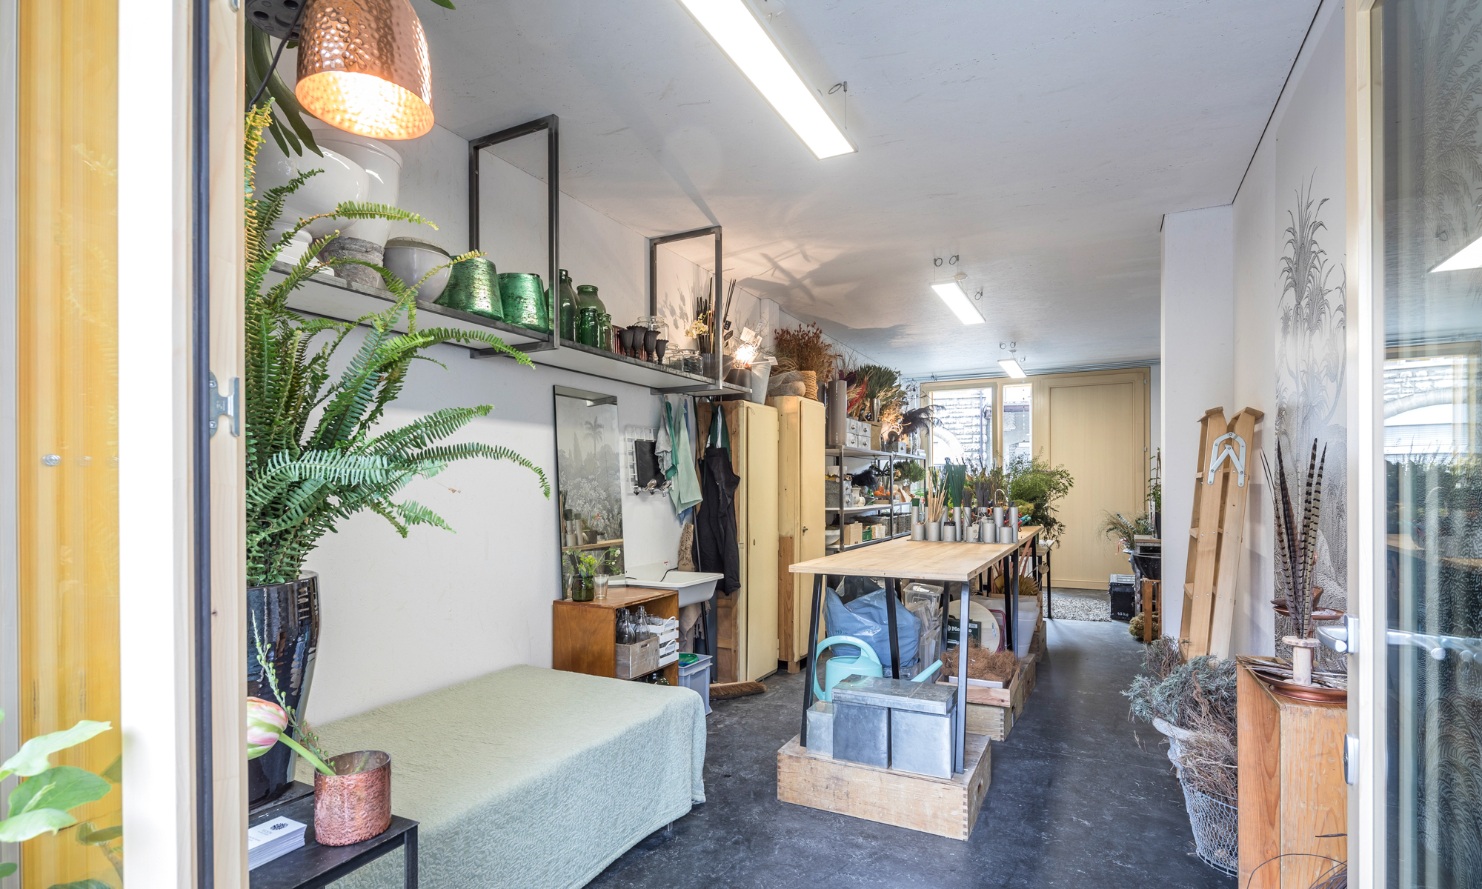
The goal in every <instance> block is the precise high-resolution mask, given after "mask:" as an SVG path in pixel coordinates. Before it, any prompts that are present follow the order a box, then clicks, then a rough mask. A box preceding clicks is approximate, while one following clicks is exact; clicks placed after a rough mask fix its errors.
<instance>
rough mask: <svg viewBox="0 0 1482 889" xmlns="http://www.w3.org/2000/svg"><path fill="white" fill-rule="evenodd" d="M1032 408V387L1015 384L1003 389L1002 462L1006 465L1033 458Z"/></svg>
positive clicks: (1026, 384) (1024, 384) (1025, 384)
mask: <svg viewBox="0 0 1482 889" xmlns="http://www.w3.org/2000/svg"><path fill="white" fill-rule="evenodd" d="M1033 407H1034V387H1033V386H1031V385H1030V384H1028V383H1017V384H1015V385H1012V386H1004V387H1003V462H1004V463H1006V464H1007V463H1012V462H1013V461H1014V460H1016V459H1022V460H1028V459H1030V458H1032V457H1033V456H1034V440H1033V435H1032V431H1033V429H1034V423H1033V420H1034V418H1033V416H1031V411H1032V410H1033Z"/></svg>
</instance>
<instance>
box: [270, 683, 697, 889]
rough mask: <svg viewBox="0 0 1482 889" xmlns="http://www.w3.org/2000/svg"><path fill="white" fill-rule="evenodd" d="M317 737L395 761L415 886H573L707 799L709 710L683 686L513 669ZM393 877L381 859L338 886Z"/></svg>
mask: <svg viewBox="0 0 1482 889" xmlns="http://www.w3.org/2000/svg"><path fill="white" fill-rule="evenodd" d="M315 728H316V731H318V733H319V739H320V741H321V744H322V746H323V747H324V748H325V749H327V750H329V751H331V752H335V753H338V752H345V751H350V750H363V749H373V750H385V751H386V752H388V753H390V754H391V805H392V808H393V809H394V810H395V811H396V814H398V815H403V816H405V817H407V818H413V819H416V820H417V821H420V822H421V827H420V828H419V844H420V846H421V854H420V855H419V864H420V871H421V884H422V886H423V887H424V889H463V887H468V889H475V887H476V889H490V887H512V889H515V887H517V889H545V887H567V886H581V885H584V884H585V883H587V882H588V881H590V880H591V879H592V878H593V877H595V876H597V874H599V873H601V872H602V870H603V869H604V868H605V867H607V865H609V864H611V863H612V862H613V861H614V860H616V859H617V858H618V856H620V855H622V854H623V853H624V852H626V851H627V850H628V849H630V848H632V847H633V846H634V845H635V844H636V843H638V842H639V841H640V840H642V839H643V838H644V837H646V836H648V835H649V834H650V833H653V832H654V831H655V830H657V829H659V828H661V827H663V826H665V825H667V824H669V823H670V822H672V821H674V820H675V819H677V818H679V817H680V816H681V815H684V814H685V813H687V812H689V810H690V806H691V804H692V803H700V802H704V801H705V785H704V780H703V770H704V765H705V706H704V704H703V702H702V701H701V700H700V696H699V695H697V694H695V693H694V692H692V691H690V690H688V689H685V688H669V687H665V686H653V685H645V684H642V683H637V682H622V681H619V680H616V679H602V678H599V677H596V676H584V675H581V674H577V673H564V672H559V671H556V670H546V669H541V668H538V667H510V668H509V669H507V670H501V671H499V672H498V673H492V674H490V675H488V676H483V677H480V678H478V679H474V680H471V681H468V682H465V683H462V684H461V685H455V686H452V687H450V688H445V689H441V690H439V691H435V692H432V693H430V694H425V695H422V696H420V697H416V698H412V699H410V700H406V701H399V702H397V703H395V704H389V705H387V706H385V707H379V708H377V709H375V710H371V711H370V712H368V713H362V714H360V715H359V716H352V717H350V718H349V719H344V720H341V721H339V722H335V723H331V724H329V725H324V726H316V727H315ZM299 777H300V778H301V779H302V780H307V781H310V782H312V781H313V772H312V770H310V769H308V768H307V767H306V766H305V765H304V764H303V763H302V762H300V763H299ZM400 871H401V856H399V855H388V856H386V857H385V858H383V859H381V860H379V861H377V862H376V863H375V864H374V865H372V866H370V867H367V868H365V869H364V870H362V871H360V872H358V873H357V874H354V875H352V876H350V877H347V878H346V879H344V880H341V881H339V882H337V883H335V884H334V885H335V886H336V887H344V889H371V887H376V889H381V887H388V889H389V887H400V886H401V882H400V879H401V873H400Z"/></svg>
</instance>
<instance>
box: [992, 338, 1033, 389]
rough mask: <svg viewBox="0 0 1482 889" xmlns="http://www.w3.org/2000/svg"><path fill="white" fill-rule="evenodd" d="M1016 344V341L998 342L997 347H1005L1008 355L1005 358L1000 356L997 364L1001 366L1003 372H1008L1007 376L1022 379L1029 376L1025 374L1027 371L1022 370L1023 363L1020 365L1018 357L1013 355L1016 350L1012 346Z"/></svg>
mask: <svg viewBox="0 0 1482 889" xmlns="http://www.w3.org/2000/svg"><path fill="white" fill-rule="evenodd" d="M1017 345H1019V344H1018V343H1017V342H1014V343H999V344H998V347H999V348H1000V349H1007V350H1008V352H1009V357H1007V358H1000V359H999V360H998V366H999V367H1001V368H1003V372H1004V373H1006V374H1008V375H1009V376H1011V377H1013V378H1014V379H1016V380H1022V379H1024V378H1025V377H1027V376H1029V374H1027V373H1025V372H1024V367H1023V365H1021V364H1020V363H1019V359H1018V358H1015V357H1014V352H1015V351H1017V350H1016V349H1015V348H1014V347H1015V346H1017Z"/></svg>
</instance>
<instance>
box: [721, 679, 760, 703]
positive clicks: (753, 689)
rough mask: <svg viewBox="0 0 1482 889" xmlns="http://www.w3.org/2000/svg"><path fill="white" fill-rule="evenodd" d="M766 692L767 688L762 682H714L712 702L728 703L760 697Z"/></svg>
mask: <svg viewBox="0 0 1482 889" xmlns="http://www.w3.org/2000/svg"><path fill="white" fill-rule="evenodd" d="M766 690H767V687H766V686H765V685H762V684H761V683H760V682H712V683H711V684H710V700H712V701H726V700H730V699H731V698H744V697H748V696H750V695H759V694H761V693H762V692H765V691H766Z"/></svg>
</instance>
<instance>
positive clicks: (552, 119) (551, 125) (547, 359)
mask: <svg viewBox="0 0 1482 889" xmlns="http://www.w3.org/2000/svg"><path fill="white" fill-rule="evenodd" d="M536 134H543V135H544V136H545V140H546V238H547V244H548V245H549V247H548V255H547V257H546V259H547V270H546V286H547V287H548V288H551V289H554V288H555V287H557V286H559V285H558V282H559V281H560V277H559V272H560V264H561V216H560V203H561V162H560V159H561V158H560V154H561V152H560V134H561V119H560V118H559V117H558V116H556V115H554V114H548V115H546V116H545V117H540V118H536V119H535V120H530V121H526V122H525V123H522V124H517V125H515V126H512V127H506V128H505V129H502V130H499V131H498V132H494V133H490V134H489V135H487V136H480V137H478V138H477V139H472V140H470V141H469V143H468V233H469V248H470V249H472V250H478V249H479V222H480V220H479V215H480V195H479V165H480V160H481V157H482V154H483V152H484V150H485V149H488V148H492V147H493V146H495V145H499V144H502V143H504V142H509V141H511V140H513V139H520V138H523V137H525V136H533V135H536ZM706 236H714V238H715V292H716V293H717V294H719V293H720V280H721V262H720V260H721V252H720V243H721V241H720V226H718V225H714V226H710V227H708V228H704V229H696V230H695V231H690V232H681V233H679V234H674V235H664V236H662V237H658V238H651V239H649V242H648V250H649V269H650V274H649V282H648V290H649V313H650V314H655V313H656V311H657V310H656V308H655V304H656V303H657V295H656V294H655V292H654V288H655V284H654V280H653V279H654V275H653V268H654V264H655V263H656V261H657V260H656V250H657V248H658V246H659V245H660V244H666V243H670V242H672V241H680V240H685V239H688V238H698V237H706ZM550 302H551V307H550V312H551V330H552V331H559V330H560V329H561V305H560V300H551V301H550ZM423 306H424V307H425V304H423ZM437 308H441V307H437ZM419 311H420V308H419ZM458 314H459V315H464V314H465V313H462V312H460V313H458ZM331 317H338V316H331ZM469 317H476V316H469ZM463 320H467V318H465V319H463ZM493 324H494V322H489V323H488V324H486V325H485V326H486V327H493ZM511 328H512V331H511V330H510V329H511ZM493 329H495V330H498V331H499V332H500V336H501V337H503V336H505V334H506V332H513V331H519V333H515V334H514V338H512V339H506V340H505V341H506V342H508V343H509V344H510V345H512V346H514V347H515V348H517V349H519V350H520V351H522V352H524V353H526V354H527V355H529V356H530V360H531V361H533V362H535V363H536V364H540V365H544V366H546V367H559V368H561V369H563V370H569V371H574V372H576V373H581V374H587V375H588V376H593V377H598V378H600V379H604V380H616V381H617V382H620V383H632V384H634V385H637V386H647V387H648V388H649V389H651V390H653V391H655V392H679V393H685V394H688V395H695V396H701V397H703V396H718V395H740V394H742V393H744V392H746V391H747V390H746V389H745V388H744V387H741V386H736V385H733V384H731V383H726V382H724V381H722V379H721V374H720V370H719V367H720V362H719V361H718V360H717V361H716V362H715V366H716V368H717V371H716V374H715V376H714V377H707V376H702V375H700V374H692V373H686V372H685V371H680V370H674V369H673V368H669V367H665V366H663V365H661V364H654V363H652V362H647V361H638V360H636V359H633V358H629V357H628V356H626V355H619V354H617V353H616V352H610V351H607V350H605V349H594V348H592V347H591V346H584V345H582V344H581V343H577V342H573V341H571V340H568V339H563V338H562V337H560V336H559V335H557V334H555V333H550V334H541V333H534V332H532V331H527V330H524V329H523V328H519V327H513V325H508V324H500V326H499V327H493ZM719 348H720V344H719V343H718V342H717V344H716V350H717V352H719ZM473 357H475V358H498V357H502V353H499V352H495V351H493V350H491V349H475V350H473Z"/></svg>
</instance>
